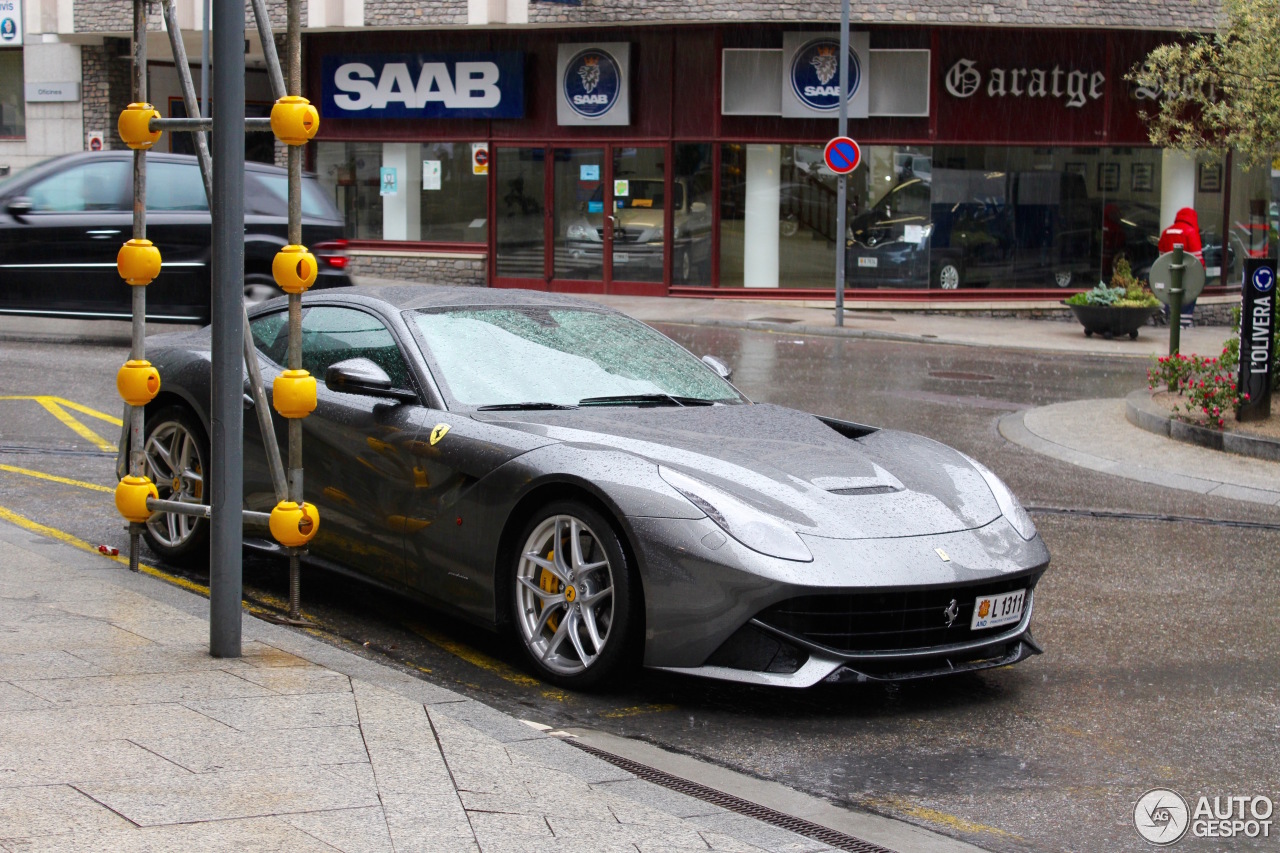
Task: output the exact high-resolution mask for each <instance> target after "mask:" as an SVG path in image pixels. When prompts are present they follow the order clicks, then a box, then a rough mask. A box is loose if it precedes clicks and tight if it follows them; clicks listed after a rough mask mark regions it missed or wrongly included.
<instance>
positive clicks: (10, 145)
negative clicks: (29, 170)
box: [0, 34, 84, 173]
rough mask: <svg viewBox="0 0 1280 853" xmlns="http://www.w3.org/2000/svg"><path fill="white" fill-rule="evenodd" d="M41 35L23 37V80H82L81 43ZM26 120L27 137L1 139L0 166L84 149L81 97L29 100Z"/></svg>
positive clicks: (13, 168)
mask: <svg viewBox="0 0 1280 853" xmlns="http://www.w3.org/2000/svg"><path fill="white" fill-rule="evenodd" d="M40 39H41V37H40V36H35V35H30V34H28V35H27V37H26V42H27V44H26V46H25V47H23V48H22V73H23V77H24V83H70V82H75V83H81V82H82V81H81V70H80V45H78V44H62V43H60V42H56V41H55V42H47V43H46V42H43V41H41V40H40ZM81 96H82V97H83V92H81ZM26 121H27V129H26V134H27V135H26V139H22V140H7V141H0V166H8V167H9V168H10V170H11V173H13V172H17V171H18V170H20V169H24V168H26V167H27V166H33V165H35V164H36V163H39V162H40V161H41V160H45V159H48V158H49V157H56V156H58V155H59V154H71V153H74V152H77V151H83V150H84V106H83V102H82V101H56V102H52V103H43V102H37V103H28V104H27V105H26Z"/></svg>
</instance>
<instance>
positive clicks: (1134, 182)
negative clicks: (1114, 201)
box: [1129, 163, 1155, 193]
mask: <svg viewBox="0 0 1280 853" xmlns="http://www.w3.org/2000/svg"><path fill="white" fill-rule="evenodd" d="M1129 169H1130V172H1129V189H1130V190H1132V191H1133V192H1135V193H1149V192H1151V190H1152V189H1153V184H1154V183H1155V180H1154V179H1155V167H1154V166H1152V165H1151V164H1150V163H1134V164H1133V165H1131V166H1130V167H1129Z"/></svg>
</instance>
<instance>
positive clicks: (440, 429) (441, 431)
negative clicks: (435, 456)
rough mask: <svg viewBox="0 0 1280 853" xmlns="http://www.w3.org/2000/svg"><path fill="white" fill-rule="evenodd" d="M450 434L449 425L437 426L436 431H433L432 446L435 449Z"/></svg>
mask: <svg viewBox="0 0 1280 853" xmlns="http://www.w3.org/2000/svg"><path fill="white" fill-rule="evenodd" d="M448 433H449V425H448V424H436V427H435V429H433V430H431V446H432V447H435V446H436V445H437V444H439V443H440V439H442V438H444V437H445V436H446V435H448Z"/></svg>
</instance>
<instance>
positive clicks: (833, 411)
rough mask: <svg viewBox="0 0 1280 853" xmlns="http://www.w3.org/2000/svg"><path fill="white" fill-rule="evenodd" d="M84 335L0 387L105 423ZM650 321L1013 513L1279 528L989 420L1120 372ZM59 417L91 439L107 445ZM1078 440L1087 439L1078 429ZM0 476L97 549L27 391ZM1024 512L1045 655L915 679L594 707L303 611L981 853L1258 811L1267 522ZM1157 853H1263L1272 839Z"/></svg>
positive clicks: (1271, 767)
mask: <svg viewBox="0 0 1280 853" xmlns="http://www.w3.org/2000/svg"><path fill="white" fill-rule="evenodd" d="M5 322H6V324H9V323H11V321H5ZM46 328H48V326H46ZM80 328H84V326H83V325H82V326H81V327H80ZM89 328H90V335H91V336H90V337H89V338H87V339H86V338H85V337H83V336H77V337H74V338H73V337H70V336H59V335H48V334H35V335H32V334H30V333H29V330H26V329H25V328H24V327H23V326H16V327H15V326H14V325H11V324H9V325H4V326H2V327H0V395H3V396H6V397H14V396H19V397H20V396H28V395H29V396H36V395H56V396H58V397H62V398H65V399H68V400H71V401H74V402H76V403H79V404H82V405H84V406H87V407H90V408H92V409H95V410H100V411H102V412H106V413H110V414H112V415H115V416H117V417H118V416H119V408H120V404H119V400H118V398H117V396H116V393H115V389H114V382H113V378H114V373H115V370H116V368H117V367H118V366H119V364H120V363H121V362H122V361H123V360H124V358H125V355H126V347H127V337H126V336H125V334H123V333H118V332H119V330H121V329H123V328H124V327H122V326H119V325H117V324H99V326H92V327H89ZM5 329H7V330H9V331H4V330H5ZM663 331H665V332H667V333H668V334H670V335H672V337H674V338H675V339H676V340H678V341H679V342H680V343H682V344H684V345H686V346H688V347H689V348H690V349H692V350H693V351H694V352H695V353H698V354H702V353H714V354H716V355H718V356H720V357H722V358H723V359H724V360H725V361H726V362H728V363H729V364H730V365H731V366H732V367H733V368H734V370H735V376H734V380H735V382H736V383H737V384H738V385H739V386H740V387H741V388H742V389H743V390H744V391H745V392H746V393H747V394H748V395H749V396H751V397H752V398H753V399H755V400H758V401H767V402H772V403H779V404H783V405H789V406H794V407H797V408H802V409H807V410H810V411H814V412H817V413H820V414H828V415H834V416H836V417H841V418H847V419H851V420H858V421H862V422H866V423H871V424H876V425H880V426H886V427H896V428H902V429H908V430H912V431H915V432H919V433H923V434H925V435H929V436H931V437H933V438H936V439H939V440H941V441H945V442H947V443H949V444H952V445H954V446H956V447H957V448H959V449H961V450H963V451H964V452H966V453H969V454H971V455H973V456H974V457H976V458H978V459H980V460H982V461H983V462H985V463H986V464H987V465H988V466H989V467H991V468H992V469H993V470H995V471H996V472H997V473H998V474H1000V475H1001V476H1002V477H1004V478H1005V479H1006V480H1007V481H1008V482H1009V483H1010V485H1011V486H1012V487H1013V488H1014V490H1015V491H1016V492H1017V493H1018V494H1019V496H1020V497H1021V498H1022V499H1023V502H1024V503H1026V504H1028V505H1032V506H1053V507H1068V508H1095V509H1106V510H1115V511H1136V512H1144V513H1151V512H1156V513H1167V514H1175V515H1186V516H1198V517H1210V518H1215V519H1223V520H1246V521H1261V522H1268V523H1271V524H1276V525H1280V510H1276V509H1274V508H1267V507H1263V506H1260V505H1253V504H1245V503H1237V502H1232V501H1227V500H1224V499H1216V498H1209V497H1204V496H1200V495H1194V494H1191V493H1186V492H1177V491H1173V490H1169V489H1163V488H1160V487H1155V486H1150V485H1145V484H1141V483H1136V482H1132V481H1127V480H1123V479H1120V478H1116V477H1111V476H1107V475H1103V474H1099V473H1095V472H1091V471H1086V470H1083V469H1077V468H1074V467H1072V466H1070V465H1067V464H1066V463H1062V462H1058V461H1056V460H1051V459H1047V458H1044V457H1040V456H1037V455H1035V454H1033V453H1030V452H1029V451H1026V450H1024V449H1022V448H1020V447H1017V446H1015V445H1012V444H1009V443H1008V442H1006V441H1005V440H1004V439H1003V438H1001V437H1000V435H999V433H998V432H997V430H996V422H997V420H998V418H999V417H1000V416H1001V415H1003V414H1005V413H1007V412H1010V411H1015V410H1017V409H1020V408H1024V407H1030V406H1038V405H1043V404H1047V403H1053V402H1060V401H1065V400H1074V399H1082V398H1091V397H1119V396H1122V395H1123V394H1124V393H1126V392H1128V391H1130V390H1132V389H1133V388H1135V387H1139V386H1140V385H1142V384H1143V382H1144V372H1145V367H1146V364H1145V362H1144V361H1143V360H1141V359H1124V358H1102V357H1070V356H1065V355H1039V354H1034V353H1022V352H1014V351H1003V350H1002V351H992V350H982V349H975V348H962V347H949V346H941V345H920V344H898V343H886V342H879V341H868V340H841V339H835V338H803V337H799V336H796V335H794V334H788V333H786V332H785V330H784V331H782V332H780V333H777V334H770V333H762V332H740V331H733V330H725V329H706V328H695V327H690V326H669V327H663ZM55 408H56V407H55ZM65 411H67V412H68V413H69V414H70V415H71V416H74V418H75V420H76V421H78V422H80V423H81V424H82V425H84V426H85V427H87V428H88V429H89V430H91V431H92V432H94V433H96V434H97V435H98V436H100V437H102V438H105V439H107V440H111V441H113V440H114V439H115V437H116V435H117V434H118V431H117V430H118V428H117V427H114V426H112V425H110V424H108V423H106V422H104V421H101V420H98V419H95V418H93V417H92V416H91V415H87V414H84V413H82V412H77V411H75V410H73V409H65ZM1097 440H1098V441H1099V442H1107V441H1109V440H1111V439H1110V438H1109V437H1108V436H1107V435H1106V433H1105V430H1104V429H1102V428H1100V429H1099V434H1098V436H1097ZM0 466H8V469H5V468H0V509H2V510H3V512H0V515H3V514H4V513H13V514H17V515H20V516H23V517H25V518H27V519H30V520H33V521H36V522H39V523H40V524H43V525H47V526H49V527H51V528H54V529H57V530H60V531H65V532H67V533H69V534H71V535H73V536H75V537H78V538H80V539H82V540H84V541H87V542H89V543H91V544H94V545H96V544H98V543H108V544H113V545H116V546H119V547H122V549H123V546H124V545H125V542H126V536H125V534H124V531H123V529H122V525H121V522H120V520H119V518H118V516H117V515H116V514H115V511H114V508H113V507H112V506H111V495H110V494H109V492H107V491H101V492H100V491H92V490H89V489H86V488H84V487H82V486H76V485H72V484H66V483H59V482H52V481H48V480H42V479H37V478H34V477H32V476H30V475H29V474H24V473H21V472H16V471H13V470H9V469H13V468H21V469H26V470H28V471H38V472H42V473H47V474H55V475H58V476H61V477H65V478H69V479H74V480H78V481H82V482H88V483H95V484H101V485H103V486H106V487H111V486H112V485H113V484H114V475H113V473H112V470H113V459H112V458H111V457H110V456H108V455H106V454H104V453H103V452H102V451H101V450H99V449H98V447H97V446H96V444H95V442H94V441H93V440H91V439H90V438H87V437H85V436H83V435H81V434H78V433H77V432H76V431H73V430H72V428H71V427H70V426H68V425H67V424H66V423H65V422H59V420H58V419H56V418H55V416H54V414H53V413H51V412H50V411H49V410H48V408H46V407H45V406H44V405H42V404H41V403H40V402H39V401H37V400H22V399H3V400H0ZM1034 517H1035V521H1036V523H1037V525H1038V526H1039V528H1040V530H1041V533H1042V535H1043V536H1044V538H1045V540H1046V542H1047V543H1048V545H1049V548H1050V550H1051V552H1052V554H1053V566H1052V568H1051V570H1050V572H1049V573H1048V574H1047V575H1046V577H1045V578H1044V580H1043V581H1042V582H1041V585H1040V587H1039V589H1038V590H1037V597H1036V607H1037V610H1036V617H1035V621H1034V623H1033V627H1034V632H1035V634H1036V637H1037V639H1038V640H1039V641H1040V642H1041V643H1042V644H1043V645H1044V647H1045V649H1046V653H1045V654H1044V655H1043V656H1041V657H1037V658H1033V659H1031V660H1029V661H1027V662H1025V663H1023V664H1020V665H1018V666H1015V667H1011V668H1009V669H1005V670H1000V671H994V672H987V673H982V674H978V675H967V676H959V677H955V678H951V679H943V680H935V681H932V682H927V683H920V684H907V685H899V686H887V687H886V686H854V687H850V686H845V687H841V688H839V689H833V688H818V689H814V690H810V691H806V692H799V693H793V692H778V691H770V690H762V689H756V688H744V687H738V686H733V685H722V684H715V683H709V682H703V681H698V680H693V679H686V678H682V677H677V676H671V675H665V674H660V673H650V672H646V673H642V674H641V675H640V676H639V677H637V678H635V679H634V680H631V681H629V682H628V683H627V684H626V686H625V687H621V688H618V689H616V690H614V691H613V692H611V693H608V694H603V695H582V694H572V693H567V692H564V691H560V690H557V689H554V688H550V687H547V686H545V685H542V684H540V683H539V682H537V681H536V680H534V679H532V678H530V677H529V676H528V675H527V674H526V673H525V672H523V671H522V670H520V669H519V668H518V664H517V663H516V660H517V658H516V656H515V655H514V654H513V653H512V651H511V650H510V648H509V647H508V646H507V645H506V644H505V643H504V642H503V641H502V640H500V639H498V638H494V637H491V636H489V635H487V634H485V633H483V632H481V631H478V630H476V629H474V628H472V627H469V626H466V625H463V624H461V623H458V622H456V621H454V620H451V619H450V618H448V617H447V616H443V615H441V614H437V613H433V612H431V611H428V610H425V609H423V608H421V607H419V606H418V605H415V604H411V603H407V602H402V601H398V600H396V599H394V598H392V597H390V596H387V595H385V594H383V593H380V592H377V591H374V590H371V589H367V588H365V587H362V586H361V585H359V584H357V583H355V582H352V581H349V580H345V579H342V578H337V577H333V576H329V575H326V574H324V573H319V572H314V571H311V572H308V573H307V574H306V576H305V578H304V585H303V594H304V611H305V612H306V613H307V614H308V615H309V616H311V617H312V618H313V619H314V620H316V621H317V622H318V623H319V624H320V625H321V626H322V628H323V630H322V631H321V632H320V633H321V634H322V635H323V636H324V637H326V638H328V639H329V640H331V641H332V642H335V643H339V644H343V645H345V646H348V647H350V648H353V649H355V650H358V651H360V652H361V653H362V654H366V655H370V656H373V657H376V658H379V659H382V660H391V661H394V662H396V663H397V664H398V665H400V666H403V667H405V668H407V669H409V670H410V671H415V672H419V673H421V674H422V676H423V677H425V678H428V679H431V680H433V681H435V682H438V683H440V684H443V685H445V686H447V687H450V688H451V689H455V690H459V691H461V692H464V693H466V694H468V695H471V696H473V697H475V698H477V699H480V700H482V701H485V702H488V703H490V704H492V705H494V706H496V707H498V708H501V709H502V710H504V711H508V712H511V713H514V714H516V715H517V716H519V717H522V718H526V719H531V720H535V721H538V722H542V723H547V724H550V725H553V726H583V727H591V728H596V729H600V730H604V731H608V732H611V733H613V734H618V735H622V736H626V737H634V738H640V739H644V740H647V741H650V742H653V743H655V744H658V745H661V746H664V747H666V748H669V749H674V750H677V751H682V752H687V753H690V754H692V755H696V756H699V757H701V758H704V759H706V760H709V761H713V762H716V763H719V764H722V765H725V766H727V767H731V768H734V769H737V770H740V771H743V772H746V773H750V774H753V775H756V776H760V777H762V778H767V779H771V780H775V781H779V782H783V783H785V784H787V785H789V786H791V787H794V788H797V789H799V790H803V791H805V792H808V793H811V794H815V795H818V796H822V797H825V798H827V799H829V800H831V801H833V802H835V803H838V804H845V805H853V806H857V807H860V808H864V809H870V810H874V811H877V812H881V813H884V814H889V815H893V816H896V817H901V818H904V819H907V820H911V821H914V822H917V823H920V824H921V825H923V826H927V827H929V828H932V829H935V830H938V831H941V832H945V833H948V834H951V835H954V836H956V837H961V838H964V839H965V840H968V841H971V842H973V843H975V844H978V845H980V846H982V847H986V848H989V849H991V850H999V851H1020V850H1083V851H1092V850H1098V851H1103V850H1106V851H1111V850H1139V849H1147V845H1146V844H1145V843H1144V842H1142V841H1141V840H1139V838H1138V836H1137V835H1136V833H1135V832H1134V829H1133V825H1132V809H1133V803H1134V802H1135V800H1136V799H1137V798H1138V797H1139V796H1140V795H1141V794H1142V793H1143V792H1144V791H1146V790H1148V789H1150V788H1153V787H1157V786H1163V787H1170V788H1172V789H1174V790H1176V791H1179V792H1181V793H1182V794H1183V795H1185V796H1189V797H1190V796H1192V795H1199V794H1205V795H1208V796H1210V797H1212V796H1214V795H1220V796H1227V795H1254V794H1265V795H1269V796H1271V798H1272V799H1273V800H1280V793H1278V792H1277V789H1278V788H1280V695H1277V688H1276V676H1277V674H1278V673H1280V644H1278V643H1277V639H1278V638H1280V627H1278V626H1280V618H1278V617H1280V589H1278V587H1280V531H1258V530H1245V529H1242V528H1239V527H1230V526H1222V525H1203V524H1195V525H1192V524H1172V523H1151V522H1136V521H1126V520H1119V519H1097V518H1081V517H1069V516H1062V515H1054V514H1046V513H1035V514H1034ZM145 556H147V557H149V556H150V555H145ZM151 562H152V563H153V564H154V563H155V562H156V561H155V560H154V559H153V560H151ZM169 568H170V569H171V570H172V571H175V572H179V571H180V570H178V569H176V568H174V567H169ZM191 577H193V578H195V579H199V577H198V576H195V575H192V576H191ZM245 587H246V595H247V597H248V598H250V599H252V600H254V601H256V602H259V603H262V604H265V605H267V606H279V604H280V602H281V600H282V598H283V597H284V596H285V594H286V590H287V585H286V577H285V572H284V567H283V565H282V564H280V563H278V562H277V561H274V560H270V559H266V558H257V557H250V558H247V559H246V568H245ZM1274 829H1276V828H1274V827H1273V830H1274ZM1272 834H1273V836H1274V835H1276V834H1277V832H1276V831H1273V833H1272ZM1179 847H1180V848H1181V849H1190V850H1215V849H1221V850H1246V849H1258V850H1280V839H1277V838H1275V837H1273V838H1271V839H1267V840H1254V841H1248V840H1244V839H1238V840H1231V841H1222V840H1220V841H1216V842H1208V841H1196V840H1193V839H1189V838H1188V839H1186V840H1184V841H1183V842H1182V843H1181V844H1180V845H1179Z"/></svg>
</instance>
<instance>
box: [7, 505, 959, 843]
mask: <svg viewBox="0 0 1280 853" xmlns="http://www.w3.org/2000/svg"><path fill="white" fill-rule="evenodd" d="M0 547H2V548H3V550H4V553H5V560H4V562H3V563H0V850H4V851H9V853H34V851H55V850H56V851H72V853H75V852H76V851H84V852H85V853H89V852H90V851H92V853H101V851H139V852H140V853H142V851H146V853H151V851H176V850H193V851H194V850H198V851H202V853H216V851H228V853H230V852H231V851H237V853H238V852H239V851H245V850H249V851H254V852H255V853H259V851H281V853H284V851H288V853H304V851H329V853H333V851H343V853H366V851H395V852H396V853H407V851H440V852H441V853H458V851H484V853H489V852H490V851H542V850H546V851H552V850H554V851H561V853H563V851H613V850H619V851H624V850H625V851H631V853H636V851H640V852H641V853H649V851H685V850H688V851H694V850H697V851H707V850H723V851H824V850H830V849H832V848H829V847H827V846H826V845H824V844H821V843H818V842H816V841H814V840H811V839H809V838H806V837H802V836H800V835H796V834H793V833H791V832H788V831H785V830H783V829H779V828H777V827H775V826H772V825H769V824H766V823H762V822H760V821H757V820H754V819H752V818H749V817H745V816H742V815H740V814H737V813H734V812H731V811H726V810H724V809H722V808H719V807H718V806H715V805H711V804H708V803H707V802H704V801H702V800H699V799H694V798H691V797H688V796H685V795H683V794H680V793H676V792H674V791H672V790H669V789H667V788H662V787H658V786H657V785H654V784H651V783H649V782H646V781H642V780H640V779H638V778H636V777H635V776H633V775H632V774H631V773H628V772H626V771H623V770H620V769H618V768H617V767H615V766H613V765H612V764H609V763H606V762H604V761H602V760H600V759H598V758H595V757H594V756H591V755H588V754H586V753H584V752H583V751H581V750H579V749H576V748H575V747H573V746H570V745H569V744H568V743H567V742H565V741H564V740H563V739H562V738H561V737H557V736H554V735H553V734H552V733H548V732H545V731H541V730H538V729H536V728H534V727H531V726H530V725H528V724H526V723H524V722H522V721H519V720H516V719H514V718H512V717H509V716H507V715H505V714H502V713H499V712H498V711H495V710H493V709H492V708H489V707H488V706H486V705H483V704H481V703H479V702H475V701H472V700H469V699H467V698H466V697H465V696H462V695H459V694H457V693H453V692H451V691H449V690H445V689H443V688H440V687H437V686H435V685H432V684H430V683H428V682H426V681H424V680H421V679H419V678H415V677H413V676H411V675H408V674H405V673H403V672H400V671H398V670H394V669H391V668H389V667H385V666H382V665H379V664H378V663H375V662H372V661H369V660H366V659H364V658H362V657H358V656H356V655H353V654H350V653H348V652H346V651H343V650H341V649H338V648H335V647H333V646H330V645H328V644H326V643H323V642H320V641H319V640H316V639H313V638H311V637H308V636H306V635H305V634H303V633H301V632H299V631H296V630H292V629H286V628H282V627H279V626H275V625H271V624H268V623H265V622H261V621H259V620H257V619H255V618H252V617H249V616H247V615H246V617H245V619H244V623H243V624H244V656H243V657H242V658H240V659H234V660H219V659H215V658H211V657H210V656H209V655H208V653H207V638H208V627H207V621H206V618H207V617H206V614H207V610H208V603H207V601H206V600H205V599H203V598H201V597H199V596H196V595H194V594H192V593H190V592H188V591H186V590H182V589H178V588H176V587H174V586H170V585H168V584H165V583H162V582H161V581H159V580H157V579H155V578H153V577H149V576H148V575H146V574H130V573H129V572H128V571H127V569H126V568H124V567H123V566H122V565H120V563H118V562H116V561H114V560H109V559H105V558H103V557H101V556H99V555H97V554H92V553H85V552H83V551H80V550H76V549H74V548H72V547H70V546H69V545H66V544H63V543H61V542H57V541H54V540H53V539H48V538H45V537H44V536H42V535H40V534H39V532H33V531H30V530H26V529H22V528H20V527H16V526H13V525H11V524H9V523H7V522H0ZM757 784H759V785H763V784H765V783H757ZM828 808H830V807H828ZM847 814H850V815H852V813H847ZM855 820H860V821H862V825H864V826H867V827H868V828H870V829H871V830H873V834H874V833H878V834H879V835H880V836H881V838H880V841H881V843H885V842H892V843H893V846H894V849H897V850H901V851H976V850H977V848H974V847H972V846H970V845H967V844H963V843H960V842H956V841H952V840H950V839H946V838H943V837H941V836H937V835H934V834H932V833H929V832H926V831H925V830H922V829H919V828H917V827H913V826H911V825H908V824H903V823H899V822H895V821H890V820H887V819H884V818H878V817H875V816H871V815H862V816H857V817H855Z"/></svg>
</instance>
